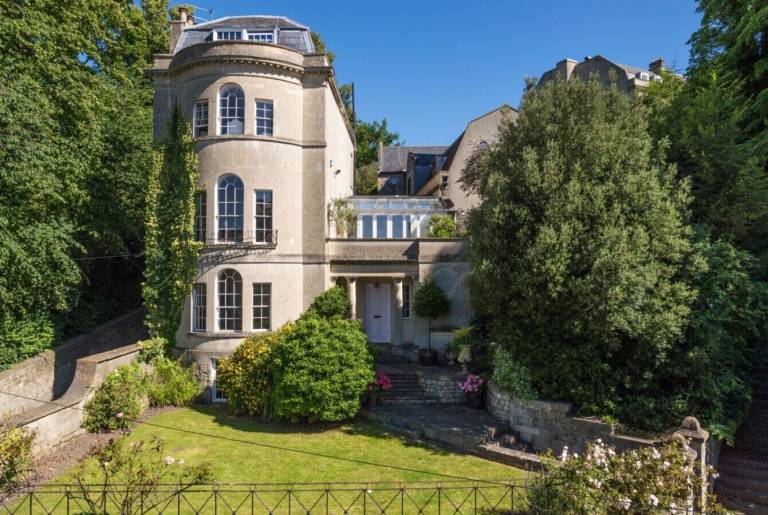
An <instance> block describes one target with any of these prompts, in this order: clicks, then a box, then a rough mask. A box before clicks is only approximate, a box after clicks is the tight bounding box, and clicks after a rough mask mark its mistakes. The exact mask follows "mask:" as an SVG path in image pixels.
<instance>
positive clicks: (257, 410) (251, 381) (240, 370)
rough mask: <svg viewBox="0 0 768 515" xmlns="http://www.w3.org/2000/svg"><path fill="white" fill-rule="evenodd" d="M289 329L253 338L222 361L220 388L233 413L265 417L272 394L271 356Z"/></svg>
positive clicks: (218, 369)
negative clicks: (225, 395)
mask: <svg viewBox="0 0 768 515" xmlns="http://www.w3.org/2000/svg"><path fill="white" fill-rule="evenodd" d="M289 327H290V326H284V327H282V328H280V329H279V330H277V331H275V332H272V333H264V334H259V335H255V336H250V337H248V338H246V339H245V340H243V343H241V344H240V346H239V347H237V349H235V352H234V353H233V354H232V355H231V356H229V357H227V358H224V359H222V360H221V361H219V365H218V367H217V369H216V381H217V386H218V387H220V388H221V389H222V390H223V391H225V392H226V393H227V405H228V406H229V407H230V409H231V410H232V411H234V412H235V413H239V414H245V415H252V416H265V415H266V414H267V407H268V405H269V399H270V395H271V393H272V385H273V381H272V377H271V369H270V366H271V360H272V353H273V351H274V349H275V347H276V346H277V345H279V344H280V341H281V338H282V335H283V334H284V333H285V331H286V330H287V329H288V328H289Z"/></svg>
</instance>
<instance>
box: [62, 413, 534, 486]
mask: <svg viewBox="0 0 768 515" xmlns="http://www.w3.org/2000/svg"><path fill="white" fill-rule="evenodd" d="M149 422H150V423H152V424H157V425H161V426H166V427H168V428H180V429H183V430H184V431H190V432H182V431H175V430H173V429H165V428H159V427H156V426H149V425H139V426H137V427H136V428H135V430H134V431H133V433H132V434H131V435H130V436H128V437H127V438H128V439H129V440H137V439H149V438H151V437H152V436H158V437H160V438H162V439H163V440H165V442H166V450H167V452H168V454H170V455H171V456H173V457H174V458H177V459H178V458H183V459H184V460H185V461H186V462H187V463H190V464H193V463H198V462H200V461H210V462H211V463H212V464H213V475H214V479H215V480H216V481H218V482H249V483H260V482H326V481H328V482H333V481H353V482H373V481H414V480H435V481H439V480H441V479H443V480H445V478H441V477H439V476H434V475H431V474H428V473H422V472H407V471H403V470H393V469H390V468H385V467H377V466H372V465H364V464H360V463H352V462H349V461H343V460H337V459H330V458H323V457H319V456H310V455H307V454H299V453H295V452H289V451H284V450H278V449H269V448H264V447H258V446H255V445H248V444H247V443H240V442H236V441H232V440H228V438H229V439H234V440H245V441H248V442H258V443H261V444H267V445H271V446H278V447H284V448H291V449H297V450H302V451H308V452H311V453H317V454H323V455H328V456H336V457H340V458H348V459H354V460H363V461H366V462H373V463H379V464H383V465H395V466H398V467H403V468H409V469H414V470H419V471H425V472H438V473H442V474H449V475H455V476H461V477H465V478H473V479H494V480H504V481H508V480H510V479H515V478H521V477H524V475H525V472H524V471H522V470H519V469H515V468H512V467H508V466H505V465H501V464H499V463H494V462H491V461H487V460H483V459H480V458H477V457H474V456H467V455H463V454H458V453H453V452H449V451H446V450H444V449H440V448H438V447H435V446H432V445H425V444H419V443H414V442H411V441H409V440H406V439H404V438H400V437H398V436H395V435H392V434H391V433H389V432H387V431H385V430H383V429H382V428H381V426H379V425H378V424H375V423H371V422H366V421H355V422H351V423H348V424H344V425H340V426H335V427H330V428H329V427H313V426H284V425H273V424H267V423H263V422H259V421H257V420H254V419H250V418H240V417H234V416H231V415H229V414H228V413H227V412H226V411H225V410H224V409H223V408H219V407H194V408H184V409H178V410H175V411H172V412H168V413H164V414H161V415H158V416H155V417H153V418H151V419H150V420H149ZM199 433H205V434H207V435H215V437H212V436H204V435H201V434H199ZM61 479H62V480H64V481H66V475H65V477H63V478H61Z"/></svg>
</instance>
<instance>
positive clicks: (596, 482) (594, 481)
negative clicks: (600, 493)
mask: <svg viewBox="0 0 768 515" xmlns="http://www.w3.org/2000/svg"><path fill="white" fill-rule="evenodd" d="M589 484H590V485H592V487H594V488H597V489H598V490H599V489H600V487H601V486H603V482H602V481H600V480H599V479H595V478H589Z"/></svg>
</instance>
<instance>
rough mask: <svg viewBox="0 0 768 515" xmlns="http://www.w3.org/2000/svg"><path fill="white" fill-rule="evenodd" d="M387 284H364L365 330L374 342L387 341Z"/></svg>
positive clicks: (369, 338) (389, 302) (388, 305)
mask: <svg viewBox="0 0 768 515" xmlns="http://www.w3.org/2000/svg"><path fill="white" fill-rule="evenodd" d="M391 302H392V299H391V297H390V293H389V284H366V285H365V332H366V333H367V334H368V340H370V341H372V342H374V343H389V337H390V334H389V333H390V323H389V322H390V306H391Z"/></svg>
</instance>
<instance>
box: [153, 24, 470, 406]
mask: <svg viewBox="0 0 768 515" xmlns="http://www.w3.org/2000/svg"><path fill="white" fill-rule="evenodd" d="M147 73H148V75H149V77H151V78H152V80H153V81H154V87H155V98H154V136H155V138H156V139H159V138H162V136H163V134H164V131H165V126H166V122H167V120H168V118H169V114H170V112H171V109H172V107H173V106H174V104H178V105H180V107H181V109H182V110H183V111H184V112H185V113H187V114H188V117H189V119H190V120H191V123H192V128H193V132H194V137H195V139H196V145H197V152H198V155H199V163H200V164H199V171H200V178H199V188H200V192H199V194H198V197H197V214H196V220H195V231H196V235H197V238H198V239H199V240H201V241H203V242H204V243H205V246H204V250H203V251H202V254H201V258H200V261H199V267H198V274H197V278H196V280H195V284H194V286H193V289H192V294H191V295H190V298H189V301H188V302H187V303H186V306H185V309H184V313H183V315H182V321H181V325H180V327H179V330H178V334H177V346H178V347H179V348H180V350H181V351H183V352H184V353H185V355H186V356H187V357H188V358H189V359H191V360H194V361H196V362H197V363H198V365H199V366H200V369H201V370H202V371H204V372H207V377H208V378H209V381H208V382H209V386H210V393H211V398H212V400H214V401H216V400H221V399H223V396H224V394H223V392H221V391H217V389H216V381H215V377H216V376H215V373H216V363H217V360H218V359H220V358H221V357H223V356H226V355H228V354H230V353H231V352H232V351H233V350H234V349H235V348H236V347H237V346H238V345H239V343H240V342H241V341H242V339H243V338H244V337H246V336H248V335H251V334H256V333H259V332H263V331H271V330H274V329H276V328H278V327H279V326H281V325H283V324H284V323H286V322H289V321H291V320H294V319H296V318H297V317H298V316H299V315H300V314H301V312H302V311H304V310H305V309H306V308H307V307H308V306H309V304H310V303H311V302H312V300H313V299H314V298H315V297H316V296H317V295H318V294H320V293H321V292H323V291H324V290H326V289H328V288H329V287H331V286H332V285H333V284H340V285H342V286H343V287H344V288H346V289H347V291H348V295H349V297H350V301H351V304H352V306H353V316H354V317H356V318H358V319H361V320H363V322H364V325H365V330H366V332H367V334H368V338H369V339H370V340H371V341H372V342H377V343H382V344H388V345H389V346H391V348H392V349H393V351H395V352H401V353H404V354H407V355H414V354H415V352H414V351H415V349H417V348H419V347H420V346H426V345H427V342H428V341H429V339H430V338H429V336H430V335H429V329H428V327H429V326H428V323H427V321H426V320H420V319H419V318H418V317H416V316H415V314H414V312H413V308H412V306H413V293H414V290H415V289H416V287H417V285H418V283H419V281H422V280H424V278H425V277H427V276H428V275H433V276H434V278H435V280H436V281H437V282H438V284H439V285H440V286H441V287H442V288H443V289H444V290H445V291H446V293H447V294H448V296H449V298H451V301H452V302H451V312H450V314H449V315H448V316H446V317H444V319H442V320H438V321H435V322H433V323H432V327H433V328H434V327H437V328H441V329H452V328H454V327H458V326H462V325H466V324H468V322H469V303H468V295H467V292H466V288H465V287H464V279H465V277H466V275H467V273H468V264H467V260H466V242H465V241H464V240H462V239H460V238H455V239H431V238H428V225H429V219H430V217H431V216H433V215H435V214H444V213H449V212H450V209H451V208H450V204H449V203H446V202H445V201H444V199H443V198H441V197H440V196H423V195H422V196H415V195H405V196H398V197H393V196H372V197H355V196H353V195H352V193H353V182H354V181H353V179H354V177H353V174H354V134H353V131H352V128H351V126H350V124H349V121H348V118H347V115H346V113H345V110H344V106H343V102H342V101H341V98H340V96H339V92H338V88H337V85H336V81H335V76H334V70H333V67H332V66H331V65H330V63H329V62H328V59H327V57H326V56H325V54H322V53H318V52H316V50H315V48H314V46H313V44H312V38H311V35H310V30H309V28H308V27H306V26H304V25H301V24H299V23H296V22H295V21H293V20H290V19H288V18H285V17H280V16H237V17H228V18H221V19H218V20H214V21H211V22H207V23H201V24H197V25H196V24H195V23H194V21H193V19H192V17H191V16H189V15H188V14H187V12H186V11H185V10H184V9H180V19H179V20H177V21H173V22H172V23H171V28H170V48H169V51H168V53H167V54H160V55H156V56H155V59H154V65H153V67H152V68H151V69H150V70H148V71H147ZM340 197H341V198H347V199H348V200H349V202H350V204H351V205H352V206H353V207H354V208H355V209H356V211H357V224H356V228H355V229H356V230H354V231H351V234H344V235H340V236H337V234H336V232H337V231H336V228H335V224H334V223H332V221H331V220H330V219H329V204H330V202H331V201H332V200H334V199H337V198H340ZM444 335H445V333H443V336H444ZM431 341H432V343H433V344H436V343H437V344H438V346H439V345H440V344H444V343H445V338H443V339H441V338H439V337H434V335H433V338H432V339H431Z"/></svg>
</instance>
